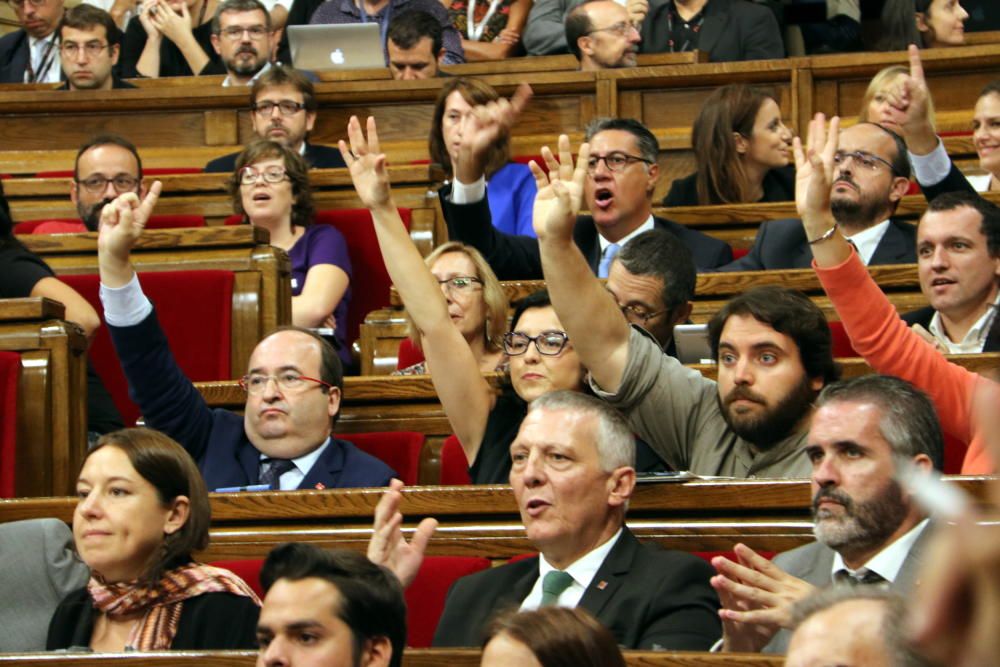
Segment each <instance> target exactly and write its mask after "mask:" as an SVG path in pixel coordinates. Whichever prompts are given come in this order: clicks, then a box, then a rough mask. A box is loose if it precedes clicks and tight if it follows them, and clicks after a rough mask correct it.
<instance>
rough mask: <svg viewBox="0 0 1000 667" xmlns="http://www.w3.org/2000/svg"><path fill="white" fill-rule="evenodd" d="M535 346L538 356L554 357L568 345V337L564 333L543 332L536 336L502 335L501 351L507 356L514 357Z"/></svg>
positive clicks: (515, 333)
mask: <svg viewBox="0 0 1000 667" xmlns="http://www.w3.org/2000/svg"><path fill="white" fill-rule="evenodd" d="M532 343H534V344H535V349H536V350H538V353H539V354H544V355H545V356H548V357H554V356H556V355H557V354H559V353H560V352H562V351H563V349H564V348H565V347H566V345H567V343H569V336H567V335H566V332H565V331H543V332H542V333H540V334H538V335H537V336H529V335H527V334H523V333H518V332H516V331H508V332H507V333H505V334H504V335H503V349H504V352H506V353H507V354H508V355H510V356H512V357H516V356H518V355H521V354H524V353H525V352H527V351H528V346H529V345H531V344H532Z"/></svg>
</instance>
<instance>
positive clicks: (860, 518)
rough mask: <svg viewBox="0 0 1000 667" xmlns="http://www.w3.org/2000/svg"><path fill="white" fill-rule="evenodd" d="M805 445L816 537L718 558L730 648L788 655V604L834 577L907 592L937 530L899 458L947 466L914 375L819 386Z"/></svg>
mask: <svg viewBox="0 0 1000 667" xmlns="http://www.w3.org/2000/svg"><path fill="white" fill-rule="evenodd" d="M816 405H817V408H816V412H815V413H814V414H813V417H812V424H811V427H810V430H809V437H808V441H807V442H808V445H807V447H806V453H807V454H808V456H809V459H810V461H812V466H813V472H812V491H813V503H812V504H813V518H814V528H813V532H814V533H815V534H816V539H817V541H816V542H813V543H811V544H807V545H805V546H802V547H799V548H797V549H793V550H792V551H789V552H787V553H784V554H779V555H778V556H777V557H775V559H774V561H773V562H770V561H768V560H767V559H766V558H763V557H761V556H760V555H758V554H756V553H754V552H753V550H751V549H749V548H748V547H746V546H744V545H737V547H736V553H737V555H739V556H740V559H741V561H742V562H743V564H742V565H740V564H737V563H735V562H733V561H730V560H728V559H726V558H722V557H717V558H715V559H713V561H712V564H713V565H714V566H715V568H716V569H717V570H718V572H719V576H717V577H714V578H713V579H712V585H713V586H714V587H715V589H716V590H717V591H718V592H719V596H720V598H721V599H722V604H723V607H724V608H723V610H722V612H721V615H722V619H723V629H724V639H723V648H724V650H729V651H764V652H766V653H783V652H784V651H785V649H786V648H787V646H788V637H789V633H788V631H787V628H789V627H790V623H791V615H790V611H791V607H792V605H793V604H794V603H795V602H796V601H798V600H802V599H804V598H805V597H807V596H808V595H810V594H811V593H813V592H814V591H815V590H816V589H817V588H822V587H825V586H829V585H830V584H831V583H835V584H836V583H851V584H857V583H861V584H883V585H884V584H889V585H890V586H891V587H892V588H894V589H896V590H898V591H900V592H901V593H905V592H907V591H908V590H910V588H911V587H912V585H913V583H914V581H915V577H916V575H917V573H918V572H919V570H920V562H921V553H922V549H923V547H924V545H925V544H926V542H927V540H928V538H929V535H930V531H929V529H928V519H927V516H926V514H925V513H924V512H923V510H922V509H921V508H920V507H919V506H918V505H917V504H916V502H915V501H914V500H913V499H912V497H911V495H910V494H909V493H907V492H906V491H905V490H904V489H903V488H902V487H901V486H900V483H899V482H898V481H897V474H904V475H905V474H908V473H907V472H906V471H899V470H897V466H898V465H899V461H907V462H909V463H910V464H912V466H913V469H914V470H915V471H917V472H916V474H927V475H929V474H933V471H934V470H935V469H937V470H940V469H941V465H942V460H943V457H944V439H943V436H942V435H941V427H940V425H939V424H938V421H937V417H936V413H935V411H934V406H933V404H932V403H931V402H930V399H928V398H927V396H926V395H925V394H923V393H922V392H920V391H919V390H917V389H915V388H914V387H913V386H912V385H910V384H909V383H907V382H905V381H903V380H900V379H899V378H895V377H892V376H888V375H866V376H862V377H858V378H854V379H852V380H848V381H844V382H839V383H836V384H833V385H830V386H829V387H827V388H826V389H824V390H823V392H822V393H821V394H820V396H819V399H818V400H817V402H816Z"/></svg>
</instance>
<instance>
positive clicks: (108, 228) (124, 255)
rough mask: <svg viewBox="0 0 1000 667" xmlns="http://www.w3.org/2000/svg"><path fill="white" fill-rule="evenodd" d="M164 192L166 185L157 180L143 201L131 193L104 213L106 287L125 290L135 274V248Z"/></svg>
mask: <svg viewBox="0 0 1000 667" xmlns="http://www.w3.org/2000/svg"><path fill="white" fill-rule="evenodd" d="M162 189H163V186H162V184H161V183H160V182H159V181H154V182H153V185H152V187H150V188H149V192H147V193H146V197H145V198H144V199H143V200H142V201H141V202H140V201H139V196H138V195H136V194H134V193H128V194H124V195H121V196H119V197H118V198H117V199H115V200H114V201H113V202H111V203H110V204H106V205H105V206H104V209H103V210H102V211H101V225H100V228H99V230H100V231H99V232H98V235H97V265H98V268H99V270H100V274H101V284H102V285H104V286H105V287H111V288H115V287H123V286H125V285H126V284H128V283H129V282H130V281H131V280H132V276H134V275H135V269H134V268H133V266H132V260H131V257H130V255H131V252H132V248H133V246H135V243H136V241H138V240H139V237H140V236H141V235H142V230H143V229H145V228H146V222H148V221H149V216H151V215H152V214H153V209H154V208H156V202H157V201H158V200H159V198H160V191H161V190H162Z"/></svg>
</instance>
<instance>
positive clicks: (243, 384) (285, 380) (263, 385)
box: [240, 371, 333, 396]
mask: <svg viewBox="0 0 1000 667" xmlns="http://www.w3.org/2000/svg"><path fill="white" fill-rule="evenodd" d="M271 380H274V382H275V383H276V384H277V385H278V388H279V389H284V390H285V391H293V392H294V391H301V390H303V389H306V388H307V387H310V386H317V385H318V386H321V387H326V388H327V389H333V385H332V384H330V383H329V382H324V381H323V380H317V379H316V378H311V377H309V376H307V375H300V374H299V373H296V372H295V371H283V372H281V373H278V374H277V375H265V374H264V373H249V374H248V375H244V376H243V377H241V378H240V388H241V389H243V391H245V392H247V393H248V394H253V395H254V396H257V395H258V394H263V393H264V391H265V390H266V389H267V385H268V383H269V382H270V381H271ZM310 382H314V383H315V384H314V385H310V384H309V383H310Z"/></svg>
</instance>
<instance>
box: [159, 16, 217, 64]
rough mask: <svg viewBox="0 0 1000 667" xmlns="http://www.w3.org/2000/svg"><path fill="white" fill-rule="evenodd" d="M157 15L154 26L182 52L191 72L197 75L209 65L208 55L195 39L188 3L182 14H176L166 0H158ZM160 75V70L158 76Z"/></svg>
mask: <svg viewBox="0 0 1000 667" xmlns="http://www.w3.org/2000/svg"><path fill="white" fill-rule="evenodd" d="M156 8H157V9H156V13H155V14H154V15H153V16H152V17H151V19H152V22H153V25H155V26H156V28H157V29H158V30H159V31H160V32H161V33H162V34H163V36H164V37H166V38H167V39H169V40H170V41H171V42H173V43H174V45H175V46H176V47H177V48H178V49H179V50H180V52H181V55H183V56H184V60H185V61H187V64H188V67H190V68H191V72H193V73H194V74H197V73H198V72H200V71H201V70H203V69H204V68H205V65H207V64H208V60H209V59H208V54H206V53H205V50H204V49H203V48H201V44H199V43H198V40H197V39H195V37H194V28H195V27H196V26H194V25H192V19H191V14H190V13H189V12H188V8H187V3H183V2H182V3H181V13H180V14H178V13H177V12H175V11H174V10H173V9H172V8H171V7H170V5H169V4H167V2H166V0H157V5H156ZM156 75H159V70H157V74H156Z"/></svg>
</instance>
